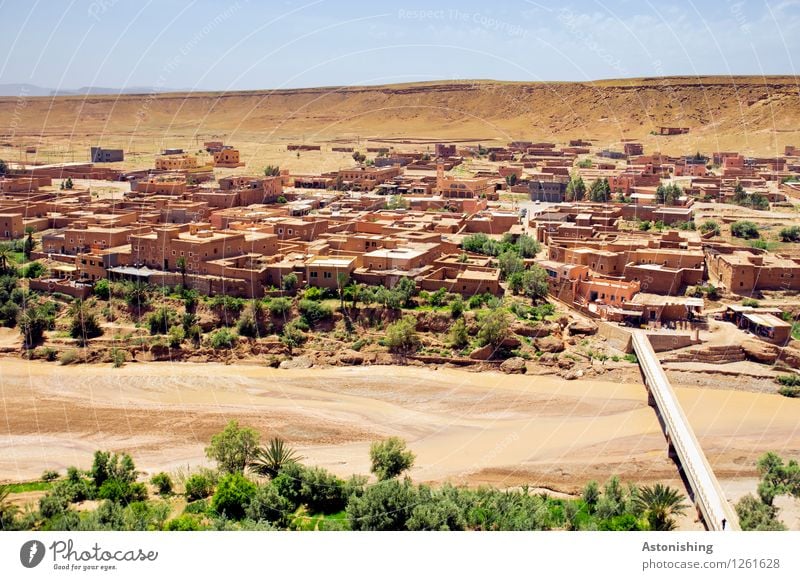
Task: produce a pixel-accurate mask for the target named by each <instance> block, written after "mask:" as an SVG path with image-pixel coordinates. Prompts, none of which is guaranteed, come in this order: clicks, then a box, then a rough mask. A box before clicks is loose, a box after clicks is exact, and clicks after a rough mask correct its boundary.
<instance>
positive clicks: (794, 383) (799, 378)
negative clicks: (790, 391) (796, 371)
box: [775, 375, 800, 387]
mask: <svg viewBox="0 0 800 580" xmlns="http://www.w3.org/2000/svg"><path fill="white" fill-rule="evenodd" d="M775 380H776V381H778V383H779V384H781V385H783V386H785V387H798V386H800V375H780V376H778V377H777V378H776V379H775Z"/></svg>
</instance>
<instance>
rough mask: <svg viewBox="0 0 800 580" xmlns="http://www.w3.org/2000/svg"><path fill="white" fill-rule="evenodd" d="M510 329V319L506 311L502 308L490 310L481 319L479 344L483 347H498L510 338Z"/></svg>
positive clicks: (478, 335) (478, 336)
mask: <svg viewBox="0 0 800 580" xmlns="http://www.w3.org/2000/svg"><path fill="white" fill-rule="evenodd" d="M509 327H510V322H509V317H508V314H507V313H506V311H505V310H503V309H502V308H495V309H492V310H489V311H488V312H487V313H485V314H484V315H483V316H482V317H481V319H480V327H479V328H478V334H477V338H478V342H479V343H480V345H481V346H485V345H487V344H489V345H492V346H493V347H498V346H500V345H501V344H502V343H503V341H504V340H505V339H506V338H507V337H508V336H509V333H510V330H509Z"/></svg>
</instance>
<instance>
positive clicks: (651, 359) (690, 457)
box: [632, 332, 739, 531]
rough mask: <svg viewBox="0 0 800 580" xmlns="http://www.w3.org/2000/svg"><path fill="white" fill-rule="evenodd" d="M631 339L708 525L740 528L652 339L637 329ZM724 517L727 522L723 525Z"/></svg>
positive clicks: (732, 528) (716, 527) (717, 527)
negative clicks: (653, 345) (652, 343)
mask: <svg viewBox="0 0 800 580" xmlns="http://www.w3.org/2000/svg"><path fill="white" fill-rule="evenodd" d="M632 342H633V348H634V350H635V351H636V355H637V358H638V359H639V364H640V366H641V368H642V371H643V372H644V375H645V380H646V381H647V386H648V388H649V390H650V393H651V394H652V396H653V398H654V400H655V402H656V405H657V407H658V409H659V412H660V414H661V417H662V419H663V421H664V425H665V428H666V430H667V435H668V436H669V438H670V441H671V443H672V445H673V447H674V448H675V451H676V452H677V454H678V458H679V459H680V462H681V466H682V467H683V470H684V473H685V474H686V476H687V479H688V480H689V484H690V486H691V487H692V492H693V493H694V495H695V499H696V500H697V503H698V505H699V507H700V510H701V511H702V513H703V517H704V518H705V520H706V525H707V526H708V527H709V528H710V529H714V530H723V529H724V530H726V531H727V530H735V529H739V525H738V519H737V516H736V513H735V512H734V511H733V510H732V509H731V508H730V506H729V505H728V503H727V501H726V500H725V495H724V493H723V491H722V488H721V487H720V485H719V481H718V480H717V478H716V476H715V475H714V472H713V471H712V470H711V466H710V464H709V463H708V460H707V459H706V457H705V455H704V454H703V451H702V448H701V447H700V442H699V441H698V440H697V437H696V436H695V434H694V431H693V430H692V427H691V425H690V424H689V421H688V419H687V418H686V415H685V414H684V412H683V410H682V409H681V407H680V405H679V404H678V401H677V398H676V396H675V392H674V391H673V390H672V386H671V385H670V383H669V380H668V379H667V376H666V374H665V373H664V371H663V369H662V368H661V363H660V362H659V361H658V359H657V358H656V355H655V351H654V350H653V347H652V346H651V345H650V341H649V339H648V338H647V336H646V335H645V334H643V333H641V332H634V333H633V340H632ZM723 520H725V521H726V523H727V525H725V526H724V527H723V523H722V521H723Z"/></svg>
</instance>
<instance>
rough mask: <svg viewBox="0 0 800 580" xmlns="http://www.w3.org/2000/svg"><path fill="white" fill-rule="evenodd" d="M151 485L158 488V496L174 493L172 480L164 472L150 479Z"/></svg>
mask: <svg viewBox="0 0 800 580" xmlns="http://www.w3.org/2000/svg"><path fill="white" fill-rule="evenodd" d="M150 483H151V484H152V485H153V487H155V488H156V491H157V492H158V495H169V494H171V493H172V478H171V477H170V476H169V474H168V473H164V472H163V471H162V472H160V473H156V474H155V475H154V476H153V477H151V478H150Z"/></svg>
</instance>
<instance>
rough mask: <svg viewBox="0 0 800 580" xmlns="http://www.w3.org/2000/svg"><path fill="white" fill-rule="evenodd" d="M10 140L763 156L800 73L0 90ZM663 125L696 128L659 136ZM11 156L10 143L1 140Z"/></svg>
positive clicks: (793, 135)
mask: <svg viewBox="0 0 800 580" xmlns="http://www.w3.org/2000/svg"><path fill="white" fill-rule="evenodd" d="M0 119H3V122H2V124H0V132H2V133H4V134H5V135H4V137H3V138H2V141H4V142H6V143H12V144H13V145H20V144H23V142H25V143H29V142H36V141H37V140H38V141H39V143H40V144H41V143H42V139H44V140H45V141H52V140H53V139H60V140H66V141H69V142H70V143H80V144H83V142H84V141H85V142H87V143H88V142H100V141H102V142H103V144H105V145H111V144H114V143H123V144H126V145H127V146H132V145H134V146H135V143H134V142H136V141H142V140H147V141H149V142H150V143H153V142H154V141H158V142H160V143H164V142H166V141H170V142H171V143H175V142H176V141H178V142H180V140H181V139H182V138H183V139H194V138H195V137H199V138H200V140H202V139H203V137H204V136H205V137H209V136H211V135H213V134H216V135H220V136H222V135H224V137H225V140H226V141H227V142H231V143H237V142H250V143H253V142H263V143H267V142H276V141H284V140H287V139H292V140H305V141H306V142H326V141H331V140H334V139H352V138H355V137H357V136H358V137H360V138H362V139H364V138H367V139H370V140H376V141H380V140H381V139H385V138H390V139H397V138H403V137H406V138H411V139H412V140H413V139H414V138H417V139H439V138H441V139H446V140H462V141H489V140H493V139H496V140H498V142H505V141H508V140H510V139H528V140H531V139H533V140H551V141H556V142H564V141H566V140H568V139H570V138H573V139H574V138H587V139H594V140H596V142H597V143H598V144H603V145H605V144H609V145H613V144H615V143H619V142H620V141H621V140H623V139H633V140H641V141H643V142H644V143H645V144H646V147H647V149H648V150H650V151H652V150H656V149H659V150H661V151H664V152H668V153H690V152H694V151H695V150H698V149H700V150H704V151H710V150H718V149H722V150H730V149H734V150H739V151H743V152H747V153H751V154H765V155H766V154H770V153H775V152H776V151H782V150H783V147H784V145H786V144H798V145H800V135H799V134H798V133H799V132H800V87H799V86H798V84H797V82H796V80H795V79H794V78H793V77H669V78H644V79H624V80H604V81H597V82H590V83H527V82H497V81H485V80H480V81H452V82H451V81H440V82H428V83H410V84H402V85H384V86H367V87H324V88H313V89H292V90H265V91H243V92H216V93H169V94H156V95H130V94H124V95H89V96H80V97H78V96H74V97H73V96H70V97H36V98H25V99H21V98H20V99H15V98H11V97H6V98H0ZM660 125H668V126H680V127H689V128H690V132H689V134H687V135H680V136H673V137H660V136H656V135H653V134H651V132H652V131H655V130H657V128H658V126H660ZM0 155H2V150H0Z"/></svg>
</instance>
